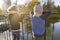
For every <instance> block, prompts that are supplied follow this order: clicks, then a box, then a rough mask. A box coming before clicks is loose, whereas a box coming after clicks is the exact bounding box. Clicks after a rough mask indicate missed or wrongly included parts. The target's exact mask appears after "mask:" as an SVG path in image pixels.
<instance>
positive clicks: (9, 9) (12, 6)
mask: <svg viewBox="0 0 60 40" xmlns="http://www.w3.org/2000/svg"><path fill="white" fill-rule="evenodd" d="M12 10H15V11H18V10H17V7H16V6H15V5H11V6H10V7H8V9H7V12H9V11H12Z"/></svg>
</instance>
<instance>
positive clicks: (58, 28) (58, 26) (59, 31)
mask: <svg viewBox="0 0 60 40" xmlns="http://www.w3.org/2000/svg"><path fill="white" fill-rule="evenodd" d="M54 40H60V22H57V23H55V24H54Z"/></svg>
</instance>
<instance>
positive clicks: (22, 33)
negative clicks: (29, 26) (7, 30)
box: [22, 15, 24, 40]
mask: <svg viewBox="0 0 60 40" xmlns="http://www.w3.org/2000/svg"><path fill="white" fill-rule="evenodd" d="M22 36H23V40H24V29H23V15H22Z"/></svg>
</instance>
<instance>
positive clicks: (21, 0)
mask: <svg viewBox="0 0 60 40" xmlns="http://www.w3.org/2000/svg"><path fill="white" fill-rule="evenodd" d="M15 1H16V0H12V3H14V2H15ZM28 1H29V0H19V1H18V4H20V5H22V4H25V3H26V2H28ZM43 1H44V0H43ZM45 1H46V0H45ZM53 1H54V2H55V5H56V6H57V5H60V0H53ZM2 3H3V0H0V8H1V7H2Z"/></svg>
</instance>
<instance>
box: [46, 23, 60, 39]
mask: <svg viewBox="0 0 60 40" xmlns="http://www.w3.org/2000/svg"><path fill="white" fill-rule="evenodd" d="M48 30H49V31H48ZM46 31H47V32H46V40H60V22H56V23H54V25H53V24H50V27H48V28H47V29H46Z"/></svg>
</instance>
